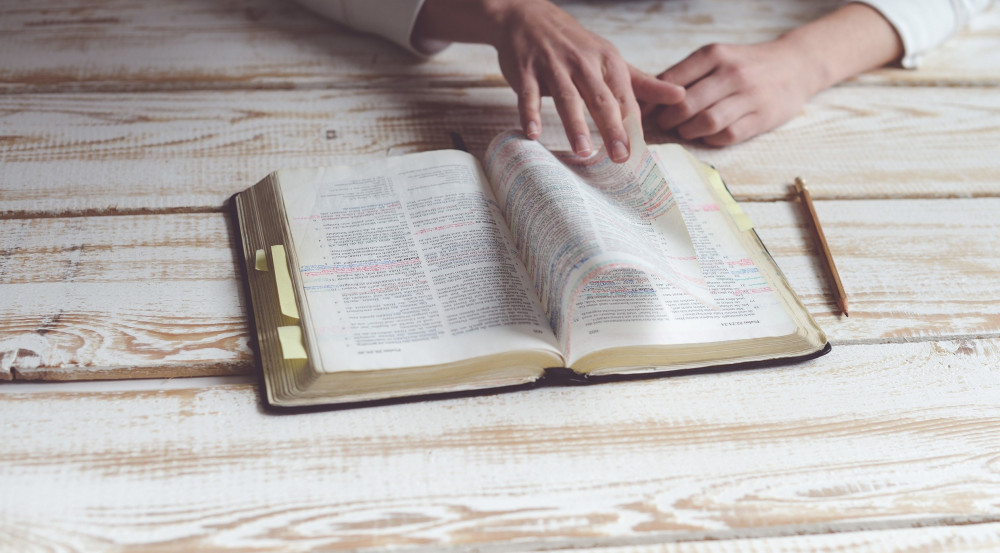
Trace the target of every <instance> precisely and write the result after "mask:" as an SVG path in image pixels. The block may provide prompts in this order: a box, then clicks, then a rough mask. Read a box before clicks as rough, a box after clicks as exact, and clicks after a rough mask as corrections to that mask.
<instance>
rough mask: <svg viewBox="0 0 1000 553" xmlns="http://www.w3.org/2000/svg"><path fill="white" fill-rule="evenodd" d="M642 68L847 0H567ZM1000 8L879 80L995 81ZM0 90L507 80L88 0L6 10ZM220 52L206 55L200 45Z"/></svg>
mask: <svg viewBox="0 0 1000 553" xmlns="http://www.w3.org/2000/svg"><path fill="white" fill-rule="evenodd" d="M562 4H563V5H564V7H565V8H566V9H567V10H568V11H569V12H570V13H571V14H572V15H573V16H574V17H576V18H577V19H578V20H579V21H581V23H583V24H584V25H585V26H587V27H588V28H590V29H591V30H593V31H595V32H596V33H598V34H600V35H602V36H604V37H606V38H608V39H609V40H610V41H611V42H612V43H614V44H615V45H616V46H617V47H618V49H619V50H620V51H621V52H622V54H623V56H624V57H625V58H626V59H627V60H629V61H630V62H631V63H632V64H634V65H636V66H637V67H639V68H641V69H644V70H646V71H649V72H652V73H658V72H660V71H662V70H663V69H665V68H667V67H669V66H670V65H672V64H674V63H676V62H677V61H680V60H681V59H683V58H684V57H685V56H687V55H688V54H690V53H691V52H692V51H694V50H695V49H697V48H698V47H699V46H702V45H704V44H709V43H712V42H737V43H749V42H759V41H763V40H769V39H772V38H774V37H776V36H778V35H779V34H781V33H782V32H784V31H786V30H788V29H790V28H792V27H795V26H797V25H800V24H802V23H804V22H806V21H809V20H811V19H814V18H816V17H818V16H820V15H822V14H824V13H827V12H828V11H830V10H832V9H834V8H835V7H836V6H838V5H839V4H840V2H839V1H838V0H815V1H811V2H795V1H793V0H785V1H783V2H775V1H773V0H753V1H746V0H686V1H675V2H662V1H654V0H643V1H635V2H629V3H627V4H622V3H619V2H578V1H577V2H562ZM998 42H1000V10H997V9H994V10H993V11H992V12H991V13H989V14H987V15H985V16H983V17H982V18H981V19H979V20H977V21H976V22H975V24H974V26H973V28H972V29H970V30H968V31H966V32H964V33H962V34H961V35H960V36H958V37H956V38H955V39H953V40H952V42H951V43H949V44H948V45H947V46H945V47H944V48H942V49H941V50H939V51H937V52H934V53H933V54H932V55H930V56H928V58H927V60H926V62H925V63H924V65H923V67H922V68H921V69H920V70H919V71H904V70H899V69H895V70H883V71H879V72H876V73H873V74H871V75H868V76H866V77H865V78H864V80H865V81H866V82H875V83H881V84H886V83H896V84H906V83H936V84H942V83H952V84H966V85H968V84H980V85H983V84H989V85H996V84H998V83H1000V49H998V48H997V44H998ZM0 50H2V51H3V52H4V54H5V55H4V57H3V58H2V59H0V91H5V92H26V91H32V92H42V91H68V90H105V91H109V90H119V91H121V90H190V89H205V88H225V89H231V88H288V87H292V86H296V87H302V86H311V87H321V88H327V87H335V88H339V87H359V86H360V87H371V86H377V87H381V86H389V87H400V88H407V89H408V88H412V87H413V86H414V82H417V83H419V85H418V86H426V85H429V84H432V85H449V86H454V85H459V86H466V85H486V86H503V77H502V76H501V75H500V72H499V70H498V67H497V64H496V56H495V53H494V52H493V50H492V49H491V48H489V47H485V46H471V45H454V46H452V47H451V48H449V49H447V50H446V51H444V52H443V53H441V54H439V55H438V56H436V57H434V58H433V59H431V60H429V61H421V60H419V59H417V58H415V57H414V56H411V55H409V54H408V53H406V52H405V51H403V50H402V49H401V48H398V47H396V46H394V45H390V44H388V43H385V42H383V41H381V40H378V39H375V38H371V37H366V36H362V35H359V34H357V33H355V32H353V31H349V30H347V29H344V28H342V27H340V26H338V25H336V24H333V23H330V22H327V21H325V20H322V19H321V18H319V17H318V16H315V15H313V14H311V13H309V12H307V11H305V10H303V9H301V8H299V7H298V6H296V5H295V4H293V3H291V2H287V1H279V0H242V1H237V2H200V1H197V0H175V1H173V2H168V3H163V2H141V1H139V2H137V1H136V0H111V1H102V2H96V1H93V0H91V1H89V2H79V1H70V0H46V1H45V2H33V3H30V4H10V5H5V6H2V7H0ZM206 52H211V55H205V53H206Z"/></svg>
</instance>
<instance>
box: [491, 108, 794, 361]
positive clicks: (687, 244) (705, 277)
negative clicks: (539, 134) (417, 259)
mask: <svg viewBox="0 0 1000 553" xmlns="http://www.w3.org/2000/svg"><path fill="white" fill-rule="evenodd" d="M626 122H627V124H628V127H629V130H630V141H631V144H632V155H631V157H630V160H629V161H628V162H627V163H625V164H621V165H618V164H614V163H612V162H611V161H610V159H609V158H608V156H607V154H606V152H604V151H601V152H599V153H598V154H597V155H595V156H592V157H591V158H588V159H580V158H576V157H574V156H571V155H567V156H557V155H554V154H552V153H550V152H548V151H547V150H545V149H544V148H543V147H541V146H540V145H538V144H537V143H535V142H532V141H528V140H526V139H524V138H523V137H522V136H521V135H520V134H519V133H516V132H515V133H507V134H504V135H501V136H500V137H498V138H497V139H496V140H495V141H494V142H493V143H492V144H491V147H490V149H489V151H488V157H487V160H486V170H487V173H488V174H489V176H490V180H491V182H492V184H493V186H494V187H495V190H496V196H497V201H498V203H499V205H500V208H501V209H502V210H503V212H504V215H505V217H506V218H507V220H508V223H509V224H510V226H511V231H512V236H513V238H514V240H515V243H516V245H517V247H518V249H519V250H520V251H521V253H522V256H523V259H524V262H525V265H526V267H527V270H528V273H529V275H530V276H531V277H532V279H533V284H534V286H535V288H536V290H537V291H538V293H539V296H540V297H541V300H542V306H543V308H544V309H545V312H546V315H547V316H548V318H549V323H550V324H551V325H552V327H553V329H554V331H555V334H556V337H557V339H558V340H559V345H560V347H561V348H562V351H563V355H564V356H565V357H566V359H567V365H568V366H570V367H572V368H574V369H577V370H584V371H595V372H599V370H600V369H601V368H604V367H606V366H613V367H615V369H614V370H613V371H610V372H627V371H622V370H621V367H622V366H623V365H630V364H633V363H638V364H642V363H643V362H644V361H643V360H646V359H655V360H656V362H655V363H649V364H650V365H665V364H671V363H673V362H674V359H670V358H666V357H665V354H664V351H665V350H663V349H662V346H685V345H691V344H708V343H716V342H725V341H730V340H746V339H754V338H758V337H764V336H784V335H787V334H789V333H794V332H795V331H796V323H795V322H794V321H793V320H792V319H791V318H790V317H789V316H788V314H787V313H786V312H785V305H784V303H783V301H782V299H781V298H780V297H778V296H777V295H776V294H775V293H774V291H773V290H772V289H771V288H770V286H769V284H768V283H767V281H766V280H765V279H764V278H763V275H762V273H761V272H760V270H759V268H758V267H757V265H756V263H755V261H754V260H753V259H752V258H751V257H750V256H749V254H748V253H747V250H746V249H745V248H744V245H743V244H742V243H741V242H740V241H739V240H738V239H736V238H735V237H734V233H735V232H738V231H737V230H736V229H730V228H729V227H728V226H727V225H728V224H729V223H728V222H727V220H726V218H725V217H723V216H722V213H721V212H719V202H718V200H717V199H716V198H715V197H714V196H713V194H712V192H711V190H710V188H711V187H710V186H709V185H708V183H707V181H706V173H705V172H704V171H703V169H702V165H701V164H700V163H699V162H697V161H696V160H694V159H693V158H691V157H690V156H688V155H687V154H686V153H685V152H684V151H683V149H681V148H680V147H675V148H676V149H671V148H666V149H664V150H663V151H664V152H665V154H666V155H665V157H666V158H667V159H664V160H663V163H657V162H656V160H655V159H654V156H653V154H652V153H651V152H650V151H649V149H648V148H647V147H646V146H645V143H644V141H643V140H642V134H641V129H640V128H639V126H638V122H637V121H636V120H634V119H628V120H627V121H626ZM644 348H645V349H644ZM622 352H626V353H622ZM598 353H601V354H602V355H603V356H602V355H596V357H595V354H598ZM701 354H702V353H699V355H701ZM647 369H648V370H656V368H655V367H653V366H649V367H635V370H637V371H638V370H647Z"/></svg>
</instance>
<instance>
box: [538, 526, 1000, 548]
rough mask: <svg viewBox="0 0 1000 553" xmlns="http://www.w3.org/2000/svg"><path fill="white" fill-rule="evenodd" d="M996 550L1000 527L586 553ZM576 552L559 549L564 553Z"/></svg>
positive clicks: (874, 532) (717, 542)
mask: <svg viewBox="0 0 1000 553" xmlns="http://www.w3.org/2000/svg"><path fill="white" fill-rule="evenodd" d="M998 549H1000V524H996V523H986V524H969V525H964V526H938V527H932V528H908V529H905V530H871V531H867V532H838V533H834V534H811V535H807V536H786V537H780V538H750V539H736V540H711V541H690V542H681V543H667V544H655V545H633V546H623V547H600V548H595V549H587V550H586V551H587V553H751V552H752V553H760V552H763V551H768V552H771V553H812V552H816V551H822V552H824V553H838V552H852V553H875V552H881V553H965V552H974V551H980V552H987V551H997V550H998ZM570 551H579V550H573V549H568V550H558V551H557V552H556V553H564V552H566V553H568V552H570Z"/></svg>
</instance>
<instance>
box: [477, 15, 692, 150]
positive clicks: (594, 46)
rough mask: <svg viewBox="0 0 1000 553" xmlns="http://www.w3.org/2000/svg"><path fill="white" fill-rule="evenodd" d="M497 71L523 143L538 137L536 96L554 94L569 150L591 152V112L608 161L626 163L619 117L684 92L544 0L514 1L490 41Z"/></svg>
mask: <svg viewBox="0 0 1000 553" xmlns="http://www.w3.org/2000/svg"><path fill="white" fill-rule="evenodd" d="M494 46H495V47H496V49H497V54H498V57H499V60H500V69H501V71H502V72H503V75H504V77H505V78H506V79H507V82H508V83H509V84H510V86H511V87H512V88H513V89H514V90H515V91H516V92H517V93H518V111H519V112H520V117H521V126H522V128H523V129H524V133H525V134H526V135H527V136H528V138H532V139H534V138H537V137H538V136H539V134H540V133H541V115H540V110H541V97H542V96H552V97H553V100H554V101H555V105H556V110H557V111H558V112H559V117H560V118H561V119H562V121H563V126H564V127H565V130H566V137H567V138H568V139H569V141H570V144H571V145H572V148H573V151H574V152H575V153H576V154H577V155H580V156H587V155H590V153H591V152H592V145H591V142H590V129H589V127H588V126H587V120H586V117H585V113H584V108H586V109H587V110H589V111H590V114H591V116H592V117H593V119H594V122H595V123H596V124H597V128H598V130H599V131H600V133H601V138H602V139H603V140H604V144H605V146H606V147H607V149H608V154H609V155H610V157H611V159H612V161H615V162H619V163H621V162H623V161H625V160H627V159H628V157H629V151H630V145H629V142H628V136H627V134H626V132H625V128H624V126H623V125H622V119H623V118H624V117H625V116H626V115H627V114H628V113H630V112H632V113H635V114H637V115H638V113H639V104H638V102H637V100H636V99H637V98H638V99H639V100H642V101H643V102H648V103H656V104H673V103H676V102H679V101H680V100H681V99H682V98H683V97H684V90H683V89H682V88H681V87H679V86H677V85H675V84H672V83H670V82H668V81H663V80H657V79H655V78H654V77H652V76H651V75H647V74H645V73H643V72H641V71H639V70H638V69H636V68H634V67H632V66H630V65H628V64H627V63H625V61H624V60H623V59H622V57H621V55H620V54H619V53H618V50H617V49H615V47H614V46H613V45H612V44H611V43H609V42H608V41H606V40H604V39H603V38H601V37H599V36H597V35H595V34H593V33H591V32H590V31H588V30H586V29H584V28H583V27H582V26H581V25H580V24H579V23H577V22H576V20H574V19H573V18H572V17H570V16H569V14H567V13H566V12H564V11H563V10H561V9H560V8H559V7H557V6H555V5H554V4H551V3H549V2H538V1H533V0H528V1H523V2H511V6H510V7H509V8H508V11H507V13H506V15H505V17H503V31H502V32H501V33H499V35H498V38H497V40H496V41H495V42H494Z"/></svg>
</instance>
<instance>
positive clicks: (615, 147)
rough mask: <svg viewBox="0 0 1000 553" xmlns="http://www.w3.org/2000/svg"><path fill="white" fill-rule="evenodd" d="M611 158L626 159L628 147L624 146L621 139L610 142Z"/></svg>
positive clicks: (615, 159) (616, 159) (614, 159)
mask: <svg viewBox="0 0 1000 553" xmlns="http://www.w3.org/2000/svg"><path fill="white" fill-rule="evenodd" d="M611 159H612V160H613V161H625V160H626V159H628V148H626V147H625V143H624V142H622V141H621V140H615V141H614V142H612V143H611Z"/></svg>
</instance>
